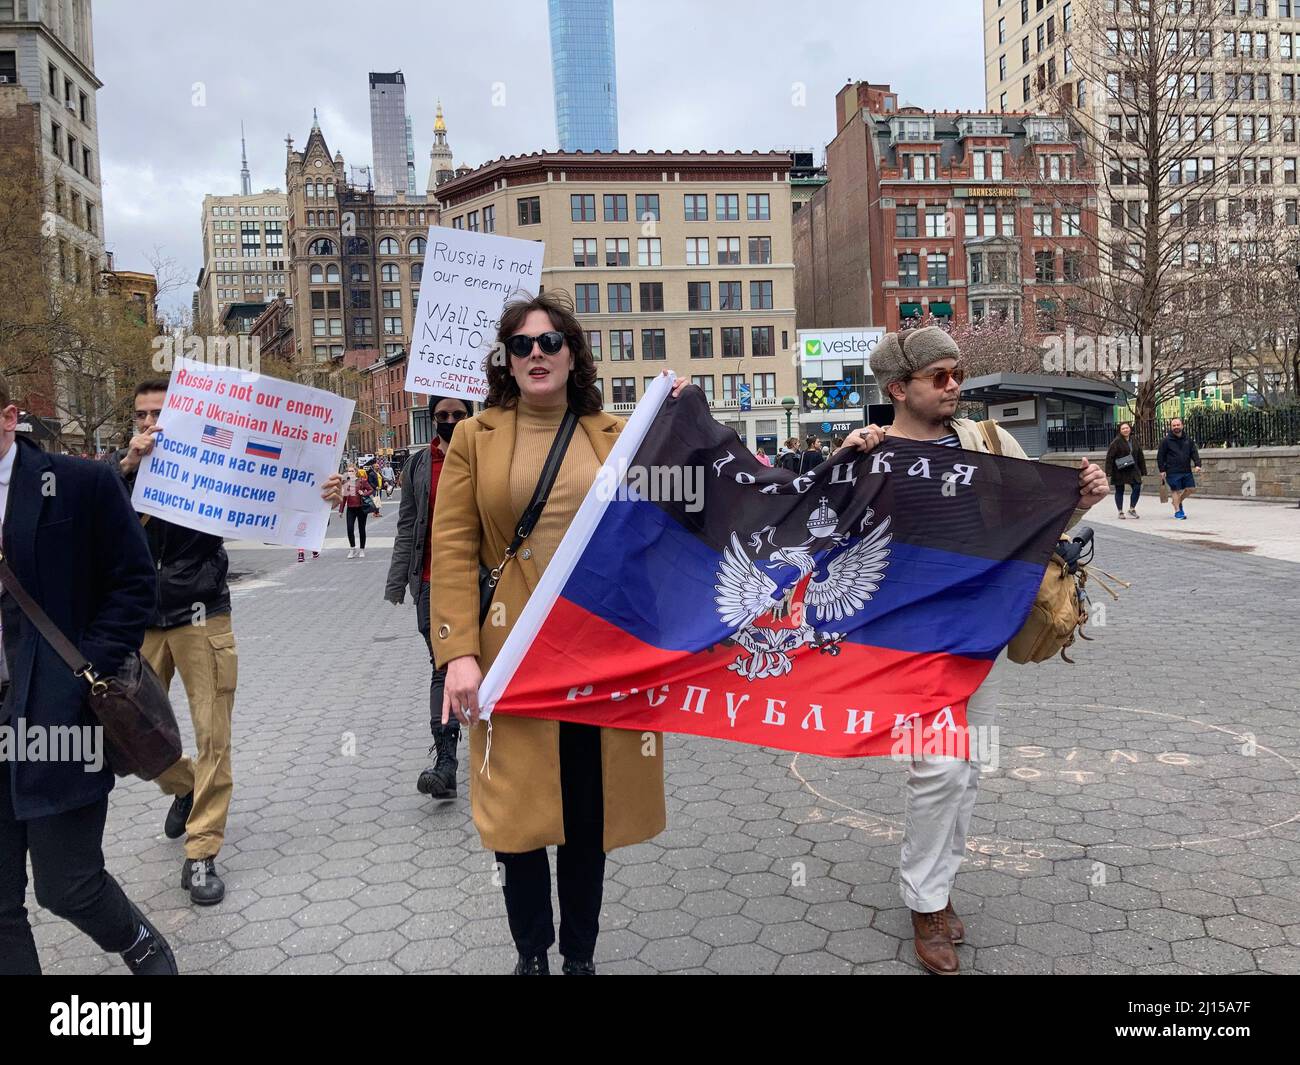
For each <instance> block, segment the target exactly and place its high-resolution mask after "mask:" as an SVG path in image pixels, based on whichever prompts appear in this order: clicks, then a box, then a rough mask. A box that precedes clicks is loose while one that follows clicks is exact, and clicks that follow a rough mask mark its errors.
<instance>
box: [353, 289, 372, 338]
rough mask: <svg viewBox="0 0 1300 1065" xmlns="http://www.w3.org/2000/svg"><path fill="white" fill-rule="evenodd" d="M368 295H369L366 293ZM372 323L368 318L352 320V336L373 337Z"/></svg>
mask: <svg viewBox="0 0 1300 1065" xmlns="http://www.w3.org/2000/svg"><path fill="white" fill-rule="evenodd" d="M366 295H369V293H366ZM374 330H375V326H374V321H373V320H372V319H370V318H353V319H352V335H353V336H358V337H368V336H373V335H374Z"/></svg>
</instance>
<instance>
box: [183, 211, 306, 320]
mask: <svg viewBox="0 0 1300 1065" xmlns="http://www.w3.org/2000/svg"><path fill="white" fill-rule="evenodd" d="M201 227H202V231H203V269H202V271H201V272H200V273H199V278H198V290H199V291H198V299H197V302H196V304H195V309H196V311H197V312H198V316H197V318H196V319H195V322H194V331H195V332H196V333H197V334H199V335H201V336H203V335H207V334H210V333H220V332H223V331H224V328H225V326H224V325H223V323H224V322H226V321H227V320H228V315H227V313H226V312H227V310H228V309H229V308H230V307H231V306H232V305H234V304H263V305H264V304H267V303H270V302H271V301H272V300H274V299H275V298H276V296H278V295H279V294H280V293H282V292H287V291H288V290H289V271H288V266H289V253H288V236H287V235H288V231H289V200H288V197H287V196H285V194H284V193H283V192H281V191H280V190H279V189H265V190H263V191H262V192H256V193H252V194H251V195H248V196H204V197H203V218H202V221H201Z"/></svg>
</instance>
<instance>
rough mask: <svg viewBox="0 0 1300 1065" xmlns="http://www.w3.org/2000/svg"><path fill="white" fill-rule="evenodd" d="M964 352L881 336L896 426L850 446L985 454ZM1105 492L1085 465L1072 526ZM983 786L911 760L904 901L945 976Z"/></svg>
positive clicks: (939, 336)
mask: <svg viewBox="0 0 1300 1065" xmlns="http://www.w3.org/2000/svg"><path fill="white" fill-rule="evenodd" d="M960 356H961V352H960V350H959V349H958V347H957V344H956V342H955V341H954V340H953V339H952V337H950V336H949V335H948V334H947V333H946V332H944V330H942V329H940V328H938V327H937V326H932V327H930V328H927V329H914V330H909V331H907V332H904V333H887V334H885V336H883V337H881V339H880V340H879V342H877V344H876V349H875V351H874V352H873V353H872V355H871V372H872V374H874V375H875V378H876V382H877V384H878V385H879V386H880V389H881V391H882V393H884V394H886V395H888V396H889V398H890V399H891V400H892V401H893V404H894V421H893V424H892V425H889V426H887V427H884V428H881V427H880V426H877V425H868V426H867V427H866V428H863V429H855V430H854V431H853V432H852V433H850V434H849V436H848V438H847V439H846V440H845V442H844V446H845V447H855V448H857V449H859V450H861V451H870V450H871V449H872V448H873V447H875V446H876V445H878V444H879V443H881V442H882V441H883V440H884V439H885V437H886V436H892V437H901V438H904V439H909V440H926V441H929V442H931V443H935V444H945V445H948V446H949V447H961V448H965V449H966V450H968V451H984V452H987V451H988V450H989V448H988V445H987V443H986V442H985V439H984V434H983V433H982V432H981V431H980V430H979V428H978V423H977V422H974V421H971V420H970V419H967V418H956V417H954V415H955V414H956V412H957V403H958V400H959V399H960V397H961V382H962V379H963V377H964V376H965V375H964V373H963V371H962V369H961V367H960V365H959V360H960ZM997 434H998V439H999V441H1000V442H1001V445H1002V453H1003V454H1004V455H1007V456H1009V457H1012V458H1019V459H1023V458H1026V455H1025V453H1024V451H1023V450H1022V449H1021V447H1020V445H1019V444H1018V443H1017V442H1016V440H1015V438H1014V437H1013V436H1011V434H1010V433H1008V432H1007V431H1006V430H1004V429H1002V428H998V429H997ZM1108 494H1109V488H1108V486H1107V484H1106V471H1105V470H1104V469H1103V468H1102V467H1100V466H1095V465H1093V464H1092V463H1090V462H1089V461H1088V460H1087V459H1084V460H1083V461H1082V467H1081V469H1080V470H1079V505H1078V507H1077V509H1076V510H1075V512H1074V515H1073V517H1072V518H1071V520H1070V524H1071V525H1073V524H1074V523H1075V522H1077V521H1078V520H1079V518H1080V517H1081V516H1082V515H1083V513H1084V512H1085V511H1086V510H1087V509H1088V508H1089V507H1092V506H1094V505H1095V504H1097V503H1099V502H1101V501H1102V500H1103V499H1106V498H1107V497H1108ZM1006 662H1007V657H1006V651H1005V650H1004V651H1003V652H1002V654H1000V655H999V656H998V658H997V661H996V662H994V664H993V668H992V670H991V671H990V672H989V675H988V677H987V678H986V679H985V681H984V683H983V684H982V685H980V687H979V689H978V690H977V691H976V692H975V693H974V694H973V695H972V696H971V698H970V701H969V703H968V704H967V708H966V719H967V723H968V724H969V725H970V726H971V727H972V728H987V727H989V726H991V725H992V724H993V723H994V721H995V720H996V716H997V703H998V696H999V692H1000V688H1001V673H1002V671H1003V670H1004V669H1005V668H1006ZM978 787H979V765H978V764H977V763H976V762H974V761H969V762H968V761H961V760H956V759H952V758H943V757H935V756H933V755H931V756H928V757H922V756H920V755H917V756H914V757H913V758H912V760H911V762H910V772H909V774H908V780H907V814H906V819H905V823H904V828H903V846H902V852H901V854H900V857H899V885H900V888H901V890H902V895H903V901H904V902H906V903H907V905H908V908H909V909H911V911H912V930H913V933H914V936H915V948H916V956H917V959H918V960H919V961H920V962H921V964H922V965H924V966H925V967H926V968H927V969H929V970H930V971H931V972H933V973H938V974H940V975H948V974H951V973H955V972H957V970H958V961H957V951H956V950H955V945H956V944H958V943H961V942H963V941H964V939H965V928H964V927H963V925H962V922H961V919H960V918H959V917H958V916H957V914H956V913H955V912H954V911H953V906H952V900H951V899H950V898H949V892H950V890H951V889H952V884H953V880H954V879H955V878H956V876H957V870H958V868H959V866H960V865H961V860H962V856H963V854H964V853H965V850H966V831H967V827H968V826H969V824H970V816H971V810H972V809H973V808H974V806H975V793H976V790H977V789H978Z"/></svg>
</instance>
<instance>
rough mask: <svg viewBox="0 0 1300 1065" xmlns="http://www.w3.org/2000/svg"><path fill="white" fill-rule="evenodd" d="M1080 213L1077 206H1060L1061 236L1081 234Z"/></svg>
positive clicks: (1077, 235)
mask: <svg viewBox="0 0 1300 1065" xmlns="http://www.w3.org/2000/svg"><path fill="white" fill-rule="evenodd" d="M1080 214H1081V212H1080V210H1079V208H1078V207H1062V208H1061V236H1063V237H1080V236H1082V235H1083V228H1082V225H1081V223H1080Z"/></svg>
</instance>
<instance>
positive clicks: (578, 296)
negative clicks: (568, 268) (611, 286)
mask: <svg viewBox="0 0 1300 1065" xmlns="http://www.w3.org/2000/svg"><path fill="white" fill-rule="evenodd" d="M573 309H574V310H575V311H576V312H577V313H578V314H599V313H600V286H599V285H574V286H573Z"/></svg>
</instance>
